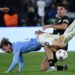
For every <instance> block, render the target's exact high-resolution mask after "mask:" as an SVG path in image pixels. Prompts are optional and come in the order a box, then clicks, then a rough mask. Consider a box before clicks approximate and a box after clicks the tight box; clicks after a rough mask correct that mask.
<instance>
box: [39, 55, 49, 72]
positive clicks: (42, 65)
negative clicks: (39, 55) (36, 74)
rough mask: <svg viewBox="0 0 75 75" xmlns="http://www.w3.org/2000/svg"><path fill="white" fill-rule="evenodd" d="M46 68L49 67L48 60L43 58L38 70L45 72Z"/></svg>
mask: <svg viewBox="0 0 75 75" xmlns="http://www.w3.org/2000/svg"><path fill="white" fill-rule="evenodd" d="M48 67H49V63H48V58H47V57H46V56H45V57H44V59H43V61H42V63H41V66H40V70H41V71H46V70H47V69H48Z"/></svg>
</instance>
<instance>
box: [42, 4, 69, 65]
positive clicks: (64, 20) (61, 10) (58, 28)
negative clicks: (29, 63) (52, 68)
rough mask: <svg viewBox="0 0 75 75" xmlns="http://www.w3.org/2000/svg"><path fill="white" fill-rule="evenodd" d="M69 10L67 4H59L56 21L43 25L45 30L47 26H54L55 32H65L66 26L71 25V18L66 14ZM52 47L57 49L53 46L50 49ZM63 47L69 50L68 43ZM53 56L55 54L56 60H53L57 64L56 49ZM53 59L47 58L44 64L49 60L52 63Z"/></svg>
mask: <svg viewBox="0 0 75 75" xmlns="http://www.w3.org/2000/svg"><path fill="white" fill-rule="evenodd" d="M67 11H68V10H67V6H66V5H65V4H58V6H57V17H56V21H55V23H54V24H49V25H45V26H43V29H44V30H45V29H47V28H53V29H54V30H53V34H60V35H62V34H63V33H64V32H65V30H66V28H67V27H68V26H69V25H70V19H69V18H68V17H67V16H66V14H67ZM51 49H53V50H55V49H56V48H55V49H54V47H53V48H52V47H50V50H51ZM59 49H60V48H57V50H59ZM62 49H64V50H66V51H67V49H68V45H67V46H65V47H64V48H62ZM47 50H48V49H47ZM47 50H46V51H47ZM50 56H51V55H50ZM53 56H54V60H53V61H54V64H55V63H56V62H57V61H58V60H57V59H56V56H55V52H54V51H53ZM51 61H52V60H51ZM51 61H50V60H49V61H47V60H46V61H45V59H44V61H43V63H42V65H43V64H44V62H47V63H48V62H49V63H50V62H51Z"/></svg>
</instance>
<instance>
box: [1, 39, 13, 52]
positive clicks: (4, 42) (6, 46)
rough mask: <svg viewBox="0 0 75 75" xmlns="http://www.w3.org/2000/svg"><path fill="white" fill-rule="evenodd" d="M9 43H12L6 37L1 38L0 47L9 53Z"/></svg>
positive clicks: (10, 49)
mask: <svg viewBox="0 0 75 75" xmlns="http://www.w3.org/2000/svg"><path fill="white" fill-rule="evenodd" d="M11 45H12V44H11V42H10V41H9V40H8V39H7V38H3V39H2V40H1V43H0V48H1V49H2V50H4V51H5V52H7V53H11V51H12V47H11Z"/></svg>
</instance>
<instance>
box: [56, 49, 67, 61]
mask: <svg viewBox="0 0 75 75" xmlns="http://www.w3.org/2000/svg"><path fill="white" fill-rule="evenodd" d="M67 57H68V53H67V51H65V50H63V49H59V50H57V51H56V58H57V60H65V59H67Z"/></svg>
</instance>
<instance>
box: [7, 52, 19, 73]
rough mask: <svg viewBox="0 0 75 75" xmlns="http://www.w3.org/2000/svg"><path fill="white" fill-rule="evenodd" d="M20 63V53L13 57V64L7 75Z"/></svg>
mask: <svg viewBox="0 0 75 75" xmlns="http://www.w3.org/2000/svg"><path fill="white" fill-rule="evenodd" d="M18 61H19V53H15V54H14V57H13V61H12V64H11V65H10V67H9V69H8V70H7V73H9V72H10V71H11V70H13V69H14V67H15V66H16V64H17V63H18Z"/></svg>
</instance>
